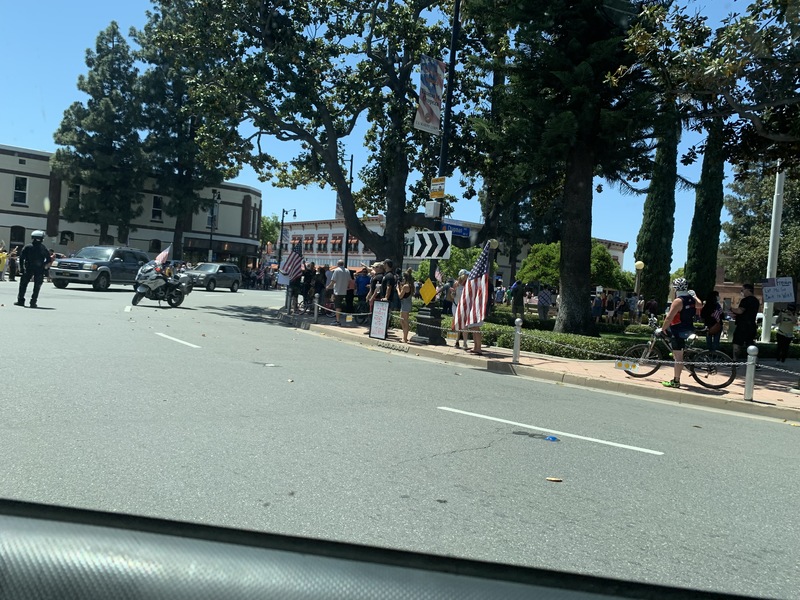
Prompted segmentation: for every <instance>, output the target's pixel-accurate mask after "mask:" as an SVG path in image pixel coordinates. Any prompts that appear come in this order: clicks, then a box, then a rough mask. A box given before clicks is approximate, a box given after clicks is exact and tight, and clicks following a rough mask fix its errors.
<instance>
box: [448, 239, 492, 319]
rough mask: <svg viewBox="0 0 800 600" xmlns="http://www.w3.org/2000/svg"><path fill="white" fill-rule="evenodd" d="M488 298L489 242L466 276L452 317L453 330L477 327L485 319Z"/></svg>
mask: <svg viewBox="0 0 800 600" xmlns="http://www.w3.org/2000/svg"><path fill="white" fill-rule="evenodd" d="M488 297H489V242H486V245H485V246H484V247H483V252H481V255H480V256H479V257H478V260H477V262H476V263H475V266H474V267H472V271H471V272H470V274H469V275H468V276H467V282H466V284H465V285H464V291H463V292H461V299H460V300H459V301H458V307H457V308H456V313H455V315H453V329H454V330H456V331H458V330H461V329H466V328H467V327H470V326H472V325H478V324H479V323H481V322H482V321H483V320H484V319H485V318H486V300H487V299H488Z"/></svg>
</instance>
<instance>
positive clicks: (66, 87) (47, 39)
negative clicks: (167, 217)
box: [0, 0, 746, 270]
mask: <svg viewBox="0 0 800 600" xmlns="http://www.w3.org/2000/svg"><path fill="white" fill-rule="evenodd" d="M151 6H152V4H151V2H150V1H149V0H124V1H121V2H120V1H109V0H73V1H71V2H64V1H63V0H39V1H38V2H11V0H0V56H3V57H4V58H3V60H2V61H0V81H2V82H3V86H2V87H3V90H4V93H3V94H0V144H6V145H10V146H21V147H25V148H33V149H36V150H44V151H49V152H52V151H54V150H55V149H56V146H55V143H54V142H53V132H54V131H55V130H56V128H57V127H58V125H59V123H60V121H61V118H62V116H63V114H64V110H66V108H67V107H68V106H69V105H70V104H71V103H72V102H75V101H84V100H85V96H84V95H83V94H82V93H81V92H79V91H78V89H77V87H76V83H77V79H78V76H79V75H80V74H82V73H86V70H87V69H86V64H85V53H86V49H87V48H89V47H93V46H94V41H95V38H96V37H97V34H98V33H99V32H100V31H101V30H102V29H105V28H106V27H107V26H108V25H109V23H110V22H111V21H112V20H115V21H117V23H119V26H120V28H121V30H122V31H123V32H127V31H128V29H129V28H130V27H132V26H133V27H137V28H140V27H142V26H143V25H144V23H145V21H146V16H145V11H146V10H148V9H149V8H150V7H151ZM693 6H695V7H696V9H697V10H698V11H699V12H701V13H703V14H706V15H708V16H709V17H710V18H711V19H713V20H718V19H720V18H721V17H723V16H724V15H725V14H727V13H728V12H730V11H731V10H733V9H737V8H738V9H739V10H743V8H744V7H745V6H746V3H744V2H737V1H735V0H707V1H705V2H696V3H693ZM693 139H696V138H690V137H689V136H688V135H687V136H684V140H685V142H689V141H691V140H693ZM687 145H688V143H687ZM351 153H352V154H354V156H355V172H356V173H357V172H358V169H359V168H360V167H361V166H362V165H363V164H364V162H365V159H364V157H365V151H364V149H363V147H362V145H361V141H360V140H359V139H353V140H352V142H351V143H350V145H348V147H347V154H348V155H349V154H351ZM679 172H680V173H681V174H682V175H683V176H685V177H687V178H688V179H690V180H692V181H696V180H697V179H698V177H699V173H700V165H699V163H698V164H696V165H693V166H691V167H683V166H680V165H679ZM235 181H238V182H240V183H243V184H246V185H250V186H253V187H256V188H259V189H261V190H262V193H263V198H264V214H270V213H278V214H279V213H280V210H281V208H295V209H297V218H298V220H303V221H306V220H316V219H330V218H333V216H334V210H335V193H334V192H333V191H332V190H330V189H324V190H321V189H318V188H308V189H300V190H284V189H279V188H273V187H272V186H271V185H270V184H264V183H261V182H260V181H258V178H257V177H256V174H255V173H254V172H253V171H252V170H251V169H249V168H245V169H244V170H243V171H242V173H241V174H240V175H239V177H237V178H236V179H235ZM354 187H355V189H358V187H359V183H358V179H356V182H355V185H354ZM452 187H453V186H452V184H450V185H448V192H454V190H453V189H452ZM643 204H644V197H643V196H631V195H622V194H620V193H618V192H617V191H616V190H614V189H613V188H610V187H609V186H604V191H603V193H601V194H595V199H594V210H593V215H592V219H593V223H592V235H593V236H595V237H598V238H604V239H609V240H614V241H619V242H628V243H629V244H630V246H629V248H628V251H627V252H626V253H625V263H624V266H625V267H626V268H627V269H628V270H632V268H633V260H634V259H633V256H634V252H635V247H636V236H637V234H638V232H639V227H640V225H641V222H642V206H643ZM676 204H677V208H676V213H675V237H674V241H673V269H676V268H677V267H680V266H682V265H683V263H684V262H685V260H686V245H687V240H688V237H689V228H690V226H691V221H692V215H693V213H694V193H693V192H681V191H678V192H677V196H676ZM453 217H454V218H456V219H462V220H467V221H480V220H481V215H480V207H479V205H478V203H477V201H468V200H462V201H460V202H459V203H458V204H457V205H456V207H455V214H454V215H453Z"/></svg>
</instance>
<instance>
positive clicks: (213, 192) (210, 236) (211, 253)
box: [208, 190, 221, 262]
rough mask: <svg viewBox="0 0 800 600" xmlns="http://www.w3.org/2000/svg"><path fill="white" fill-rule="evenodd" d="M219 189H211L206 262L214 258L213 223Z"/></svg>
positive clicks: (218, 198)
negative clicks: (209, 227) (209, 226)
mask: <svg viewBox="0 0 800 600" xmlns="http://www.w3.org/2000/svg"><path fill="white" fill-rule="evenodd" d="M220 200H221V197H220V193H219V190H211V229H210V230H209V232H208V262H213V260H214V225H216V224H217V214H216V213H217V210H216V208H217V207H218V206H219V204H220Z"/></svg>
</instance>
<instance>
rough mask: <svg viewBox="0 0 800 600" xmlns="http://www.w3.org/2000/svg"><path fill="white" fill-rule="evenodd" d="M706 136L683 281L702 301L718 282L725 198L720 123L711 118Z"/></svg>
mask: <svg viewBox="0 0 800 600" xmlns="http://www.w3.org/2000/svg"><path fill="white" fill-rule="evenodd" d="M706 130H707V131H708V137H707V138H706V143H705V147H704V149H703V167H702V171H701V174H700V182H699V183H698V185H697V192H696V196H695V205H694V217H693V218H692V228H691V230H690V231H689V247H688V252H687V256H686V278H687V279H688V280H689V284H690V285H691V286H692V287H693V288H694V289H695V290H697V292H698V293H699V294H700V297H701V298H708V297H710V295H711V292H712V291H713V289H714V283H715V282H716V279H717V253H718V251H719V236H720V233H721V231H722V225H721V220H720V219H721V215H722V206H723V203H724V199H725V189H724V187H723V182H724V179H725V156H726V153H725V148H724V145H723V141H724V130H723V122H722V119H721V118H720V117H715V118H712V119H711V120H710V121H709V123H708V124H707V125H706Z"/></svg>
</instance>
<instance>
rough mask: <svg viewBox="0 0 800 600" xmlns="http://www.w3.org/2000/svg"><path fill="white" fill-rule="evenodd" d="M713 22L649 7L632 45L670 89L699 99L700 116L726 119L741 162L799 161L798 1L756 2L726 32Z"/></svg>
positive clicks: (683, 7) (679, 8) (735, 158)
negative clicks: (658, 71) (660, 75)
mask: <svg viewBox="0 0 800 600" xmlns="http://www.w3.org/2000/svg"><path fill="white" fill-rule="evenodd" d="M706 21H707V18H706V17H704V16H702V15H700V14H699V13H698V12H697V11H696V10H695V8H694V7H693V6H692V5H687V3H677V2H676V3H667V2H652V3H648V6H647V7H646V8H645V9H644V18H643V19H641V20H640V21H639V22H638V23H636V24H634V26H633V27H632V28H631V31H630V35H629V40H628V44H629V47H630V48H631V49H632V50H634V51H635V52H636V53H637V54H638V55H639V56H641V57H642V58H643V60H645V62H646V63H648V64H649V65H652V66H653V67H654V68H657V69H658V70H660V71H661V72H662V73H664V74H665V75H664V76H663V77H662V83H663V86H664V90H665V92H667V93H673V94H681V95H683V96H687V97H693V98H695V99H697V100H700V102H697V103H695V104H693V105H687V107H686V108H687V109H688V110H689V115H690V116H691V117H692V118H693V119H696V120H697V121H698V122H699V121H703V120H705V119H707V118H708V117H710V116H712V115H716V116H723V117H725V118H726V121H727V123H726V126H725V131H724V138H725V146H726V147H727V148H728V149H729V150H730V152H731V156H730V157H729V158H730V159H731V160H732V162H733V163H734V164H739V165H744V164H748V163H757V162H759V161H762V160H766V161H769V162H772V163H774V162H776V161H777V160H782V161H783V162H784V166H786V167H789V166H791V165H797V164H800V118H798V116H799V115H800V103H798V100H800V93H799V90H800V70H798V69H797V59H798V45H797V39H798V35H800V32H799V31H798V23H800V14H798V4H797V3H796V2H786V1H785V0H754V1H752V2H751V3H750V4H749V5H748V6H747V7H746V8H745V9H740V10H738V11H737V12H736V13H733V14H731V16H729V17H726V18H725V19H724V20H723V22H722V26H721V27H715V28H713V29H712V28H711V27H710V26H709V25H708V24H707V22H706ZM690 154H692V153H691V152H690Z"/></svg>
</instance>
